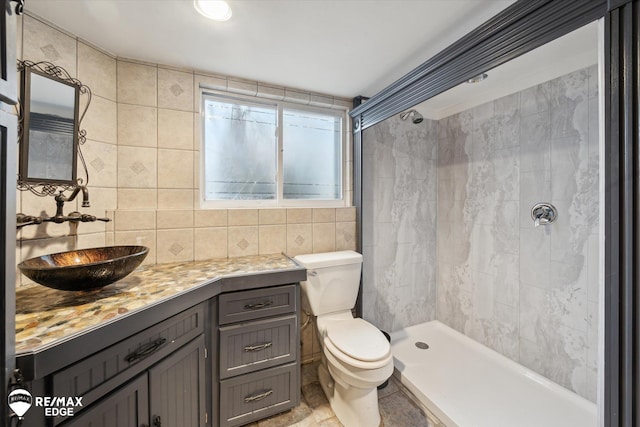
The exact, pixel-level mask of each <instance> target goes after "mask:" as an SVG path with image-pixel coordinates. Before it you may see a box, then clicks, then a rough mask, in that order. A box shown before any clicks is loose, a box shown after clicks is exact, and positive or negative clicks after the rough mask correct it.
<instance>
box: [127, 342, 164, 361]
mask: <svg viewBox="0 0 640 427" xmlns="http://www.w3.org/2000/svg"><path fill="white" fill-rule="evenodd" d="M166 342H167V339H166V338H158V339H157V340H155V341H152V342H150V343H148V344H145V345H143V346H141V347H140V348H138V349H137V350H136V351H134V352H133V353H129V354H127V355H126V356H125V357H124V360H126V361H127V362H129V363H131V362H134V361H136V360H138V359H142V358H144V357H147V356H148V355H150V354H152V353H154V352H155V351H156V350H158V349H159V348H160V346H161V345H162V344H164V343H166Z"/></svg>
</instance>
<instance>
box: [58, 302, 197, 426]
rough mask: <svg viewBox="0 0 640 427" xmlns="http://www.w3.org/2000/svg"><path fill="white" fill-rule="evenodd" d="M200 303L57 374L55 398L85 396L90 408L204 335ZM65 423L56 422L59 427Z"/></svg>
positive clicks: (84, 398)
mask: <svg viewBox="0 0 640 427" xmlns="http://www.w3.org/2000/svg"><path fill="white" fill-rule="evenodd" d="M204 316H205V304H199V305H197V306H195V307H192V308H190V309H188V310H185V311H183V312H182V313H179V314H176V315H175V316H173V317H170V318H169V319H167V320H165V321H163V322H160V323H158V324H157V325H154V326H152V327H150V328H147V329H145V330H143V331H141V332H139V333H137V334H135V335H132V336H131V337H129V338H126V339H124V340H123V341H120V342H119V343H117V344H114V345H112V346H111V347H108V348H106V349H104V350H102V351H99V352H98V353H96V354H94V355H92V356H89V357H87V358H86V359H84V360H82V361H80V362H78V363H76V364H74V365H72V366H70V367H68V368H65V369H62V370H60V371H58V372H56V373H54V374H53V375H52V376H51V377H52V387H53V389H52V392H53V393H52V395H53V396H83V399H82V403H83V404H84V405H88V404H90V403H92V402H95V401H96V400H97V399H98V398H100V397H101V396H103V395H105V394H106V393H108V392H109V391H111V390H112V389H113V388H115V387H116V386H118V385H119V384H122V383H123V382H125V381H127V380H129V379H130V378H133V377H134V376H135V375H137V374H138V373H140V372H142V371H144V370H145V369H147V368H148V367H149V366H151V365H152V364H154V363H155V362H157V361H159V360H160V359H162V358H163V357H165V356H167V355H168V354H169V353H171V352H173V351H175V350H176V349H178V348H180V347H181V346H182V345H184V344H186V343H188V342H189V341H191V340H192V339H193V338H195V337H197V336H198V335H200V334H202V333H204ZM59 421H61V420H60V419H56V424H57V423H58V422H59Z"/></svg>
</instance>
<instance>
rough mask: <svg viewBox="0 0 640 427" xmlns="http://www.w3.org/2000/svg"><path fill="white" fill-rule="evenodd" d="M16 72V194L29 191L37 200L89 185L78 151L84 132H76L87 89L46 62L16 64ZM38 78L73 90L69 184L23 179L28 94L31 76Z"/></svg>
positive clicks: (84, 110) (26, 157) (88, 96)
mask: <svg viewBox="0 0 640 427" xmlns="http://www.w3.org/2000/svg"><path fill="white" fill-rule="evenodd" d="M18 72H20V73H21V76H20V82H21V84H20V104H19V105H20V108H19V113H20V114H19V116H20V117H19V124H18V143H19V144H20V147H19V152H20V154H19V161H18V164H19V170H18V182H17V188H18V190H20V191H26V190H28V191H31V192H32V193H34V194H36V195H38V196H50V195H54V194H55V193H56V192H57V191H60V190H62V191H66V190H70V189H73V188H75V187H77V186H78V185H80V184H81V185H87V184H88V182H89V174H88V170H87V167H86V164H85V163H84V158H83V156H82V150H81V149H80V146H81V145H83V144H84V143H85V142H86V131H85V130H84V129H80V124H81V122H82V120H83V118H84V116H85V114H86V113H87V110H88V109H89V104H90V103H91V89H89V87H88V86H86V85H84V84H82V82H81V81H80V80H78V79H76V78H73V77H71V76H70V75H69V73H68V72H67V71H66V70H65V69H64V68H62V67H60V66H57V65H55V64H52V63H50V62H47V61H40V62H33V61H28V60H24V61H18ZM32 74H38V75H40V76H43V77H46V78H48V79H51V80H54V81H57V82H59V83H60V84H64V85H67V86H71V87H73V88H74V90H75V106H74V124H73V133H74V135H73V152H74V153H75V155H74V156H73V159H72V168H73V170H72V177H71V179H70V180H58V179H43V178H33V177H29V176H28V175H27V171H28V161H29V131H28V130H29V121H30V110H31V109H30V102H31V99H30V98H31V97H30V91H31V75H32ZM85 98H86V103H85V104H84V105H83V106H81V105H80V103H81V99H85ZM78 158H80V161H81V164H82V166H83V168H84V175H85V177H84V178H79V177H78Z"/></svg>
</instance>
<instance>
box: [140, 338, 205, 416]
mask: <svg viewBox="0 0 640 427" xmlns="http://www.w3.org/2000/svg"><path fill="white" fill-rule="evenodd" d="M205 381H206V380H205V344H204V335H200V337H199V338H198V339H196V340H194V341H192V342H190V343H189V344H187V345H185V346H184V347H182V348H181V349H180V350H178V351H176V352H175V353H173V354H172V355H171V356H169V357H167V358H165V359H163V360H162V361H161V362H160V363H158V364H157V365H155V366H153V367H152V368H151V369H149V400H150V406H149V408H150V409H149V413H150V415H151V425H153V426H154V427H185V426H204V425H205V424H206V421H205V413H206V411H205Z"/></svg>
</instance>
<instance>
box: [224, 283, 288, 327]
mask: <svg viewBox="0 0 640 427" xmlns="http://www.w3.org/2000/svg"><path fill="white" fill-rule="evenodd" d="M296 286H297V285H285V286H276V287H273V288H264V289H255V290H251V291H241V292H230V293H226V294H221V295H220V296H219V297H218V302H219V311H218V312H219V316H220V325H226V324H228V323H233V322H244V321H246V320H253V319H258V318H261V317H267V316H278V315H281V314H287V313H294V312H295V311H296V307H297V305H296V304H297V301H296Z"/></svg>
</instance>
